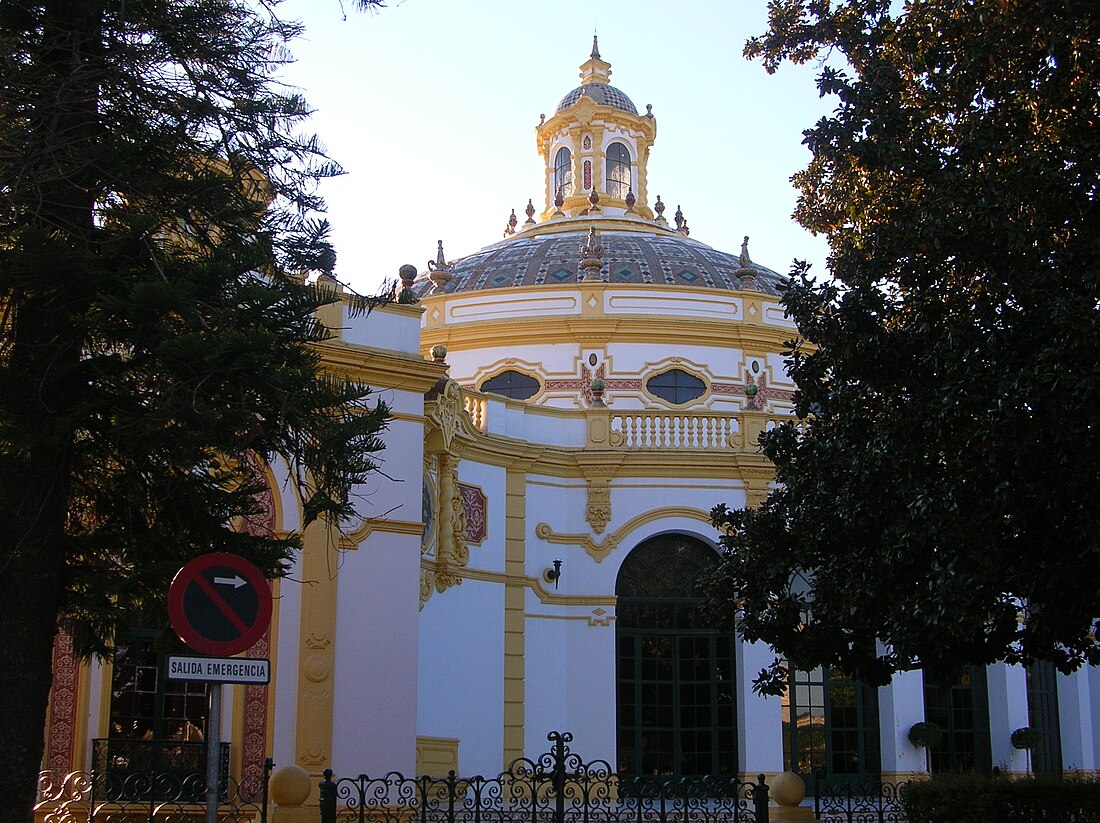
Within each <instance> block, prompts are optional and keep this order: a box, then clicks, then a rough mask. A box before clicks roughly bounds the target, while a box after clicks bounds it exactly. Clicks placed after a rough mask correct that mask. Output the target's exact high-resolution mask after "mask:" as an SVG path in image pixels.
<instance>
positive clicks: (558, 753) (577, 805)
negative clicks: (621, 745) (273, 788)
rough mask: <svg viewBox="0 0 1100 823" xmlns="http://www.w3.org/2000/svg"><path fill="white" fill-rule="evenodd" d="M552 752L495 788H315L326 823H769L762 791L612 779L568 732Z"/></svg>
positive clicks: (362, 781) (717, 783) (327, 784)
mask: <svg viewBox="0 0 1100 823" xmlns="http://www.w3.org/2000/svg"><path fill="white" fill-rule="evenodd" d="M547 739H548V740H549V741H550V743H551V744H552V748H551V750H550V751H549V752H546V753H545V754H543V755H541V756H540V757H538V758H536V759H534V760H532V759H529V758H525V757H524V758H519V759H517V760H515V761H513V762H512V765H511V766H509V767H508V769H507V770H506V771H504V772H501V773H500V774H499V775H497V776H496V777H495V778H485V777H481V776H480V775H479V776H477V777H468V778H467V777H457V776H456V775H455V773H454V772H453V771H452V772H450V773H449V774H448V776H447V777H442V778H433V777H427V776H425V777H419V778H412V777H404V776H403V775H401V774H399V773H397V772H390V773H389V774H386V775H384V776H383V777H378V778H371V777H368V776H367V775H359V776H358V777H345V778H341V779H339V780H333V779H332V778H333V774H332V771H331V770H330V769H326V770H325V780H324V782H323V783H321V791H320V801H321V821H322V823H768V786H767V784H766V783H765V782H764V776H763V775H760V778H759V780H758V781H757V782H756V783H746V782H743V781H741V780H738V779H737V778H732V777H731V778H717V777H706V778H683V779H680V780H673V779H668V778H654V777H625V776H619V775H616V774H615V773H614V772H613V770H612V768H611V765H610V764H609V763H608V762H607V761H605V760H594V761H592V762H589V763H585V762H584V761H583V760H582V759H581V758H580V756H579V755H577V754H574V753H573V752H571V751H570V749H569V746H568V744H569V743H571V742H572V740H573V735H572V734H570V733H569V732H564V733H562V732H551V733H550V734H549V735H547Z"/></svg>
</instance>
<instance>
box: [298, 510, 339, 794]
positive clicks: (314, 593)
mask: <svg viewBox="0 0 1100 823" xmlns="http://www.w3.org/2000/svg"><path fill="white" fill-rule="evenodd" d="M336 538H337V536H336V532H335V529H331V528H330V527H329V525H328V524H327V523H325V522H324V521H315V522H314V523H312V524H311V525H310V526H309V527H308V528H307V529H306V530H305V532H304V534H303V535H302V568H301V579H302V589H301V592H302V593H301V598H302V599H301V616H300V621H301V623H300V627H299V644H300V645H299V657H298V678H297V683H298V694H297V700H296V703H297V711H296V713H295V714H296V721H295V741H294V759H295V761H296V762H297V763H298V765H299V766H301V767H302V768H304V769H305V770H306V771H307V772H309V774H310V776H311V777H313V778H319V777H320V776H321V772H322V771H323V770H324V769H325V768H326V767H328V766H330V765H331V758H332V723H333V672H334V669H335V664H336V660H335V640H336V595H337V585H336V584H337V568H338V564H339V557H338V543H337V539H336Z"/></svg>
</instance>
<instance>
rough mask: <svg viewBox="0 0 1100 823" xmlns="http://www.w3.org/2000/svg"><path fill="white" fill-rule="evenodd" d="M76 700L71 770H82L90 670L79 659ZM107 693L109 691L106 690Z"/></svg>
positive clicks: (86, 731) (85, 748)
mask: <svg viewBox="0 0 1100 823" xmlns="http://www.w3.org/2000/svg"><path fill="white" fill-rule="evenodd" d="M76 667H77V668H76V700H75V701H74V702H73V711H75V712H76V722H75V723H74V724H73V738H74V739H73V768H74V769H82V768H83V767H84V766H83V764H84V757H85V752H86V751H87V750H88V726H89V718H88V707H89V706H90V705H91V697H92V694H91V693H92V668H91V665H90V664H89V663H85V662H84V661H83V660H81V659H80V658H77V661H76ZM108 691H110V690H109V689H108Z"/></svg>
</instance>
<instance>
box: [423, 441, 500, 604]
mask: <svg viewBox="0 0 1100 823" xmlns="http://www.w3.org/2000/svg"><path fill="white" fill-rule="evenodd" d="M459 459H460V458H459V457H457V456H456V455H453V454H448V453H446V452H442V453H439V454H436V455H434V456H433V457H432V459H431V461H430V462H429V461H426V462H425V467H426V468H427V469H428V472H426V474H430V473H433V472H434V475H435V478H434V479H435V480H436V482H437V484H438V491H436V493H435V494H434V496H433V495H432V491H433V489H432V486H431V484H430V483H428V484H426V485H425V489H426V493H425V505H426V506H432V505H433V503H434V508H433V510H432V511H431V512H429V515H428V519H427V520H426V522H429V521H430V522H432V523H433V524H434V525H433V534H434V538H430V539H429V540H428V541H427V542H426V543H424V544H422V546H421V559H420V569H421V572H420V608H421V609H423V608H424V604H425V603H426V602H427V601H428V599H429V598H430V597H431V596H432V592H433V591H435V592H439V593H443V592H445V591H446V590H447V589H449V588H450V587H451V586H457V585H459V584H461V583H462V570H463V569H465V568H466V566H467V565H468V564H469V562H470V541H469V536H468V535H469V531H470V527H469V523H468V520H467V514H466V512H467V502H466V501H467V498H469V500H470V501H471V502H470V507H471V510H472V511H473V512H474V513H475V516H476V517H477V518H478V520H477V522H476V523H475V533H477V534H479V535H480V536H481V539H482V540H484V536H483V535H481V532H483V531H484V529H485V528H486V518H485V511H486V506H485V503H484V502H483V501H484V494H483V493H482V492H481V490H480V489H478V488H477V487H476V486H468V487H466V488H467V489H468V490H469V491H466V492H464V491H463V484H461V483H459V482H458V463H459ZM479 504H480V508H479Z"/></svg>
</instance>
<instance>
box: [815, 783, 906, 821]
mask: <svg viewBox="0 0 1100 823" xmlns="http://www.w3.org/2000/svg"><path fill="white" fill-rule="evenodd" d="M815 778H816V780H815V781H814V817H815V818H817V820H818V822H819V823H905V821H906V818H905V811H904V809H903V808H902V805H901V790H902V788H903V787H904V786H905V785H906V782H907V781H904V780H903V781H901V782H899V783H883V782H879V781H875V782H870V783H859V782H852V781H836V782H833V783H829V782H828V781H827V780H826V778H825V773H824V772H823V771H818V772H816V774H815Z"/></svg>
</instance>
